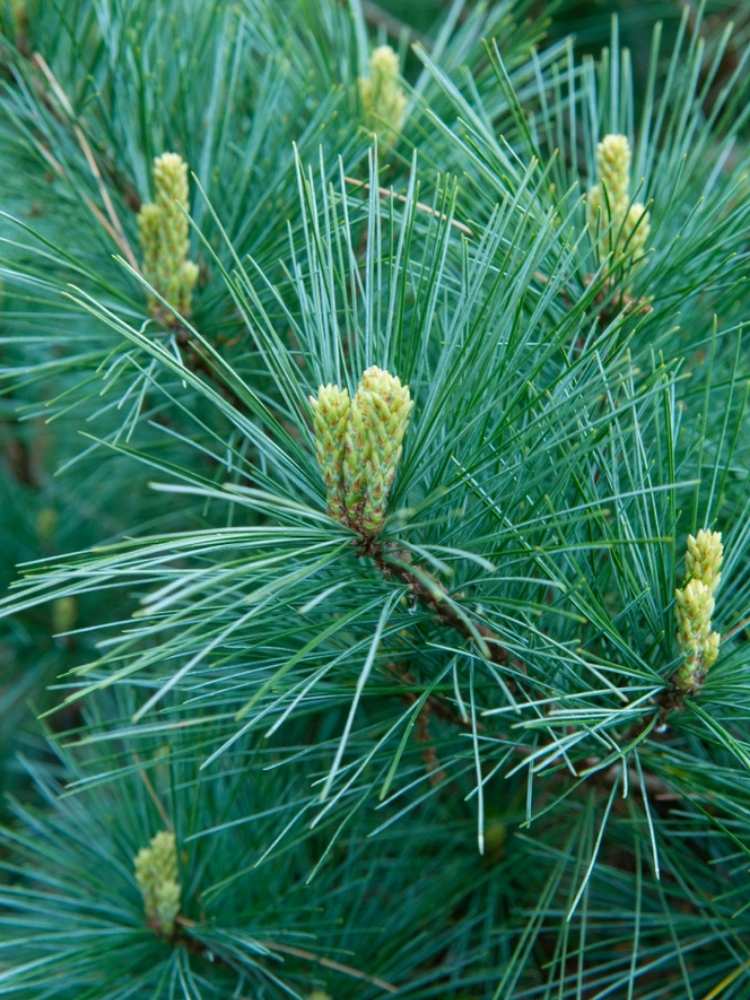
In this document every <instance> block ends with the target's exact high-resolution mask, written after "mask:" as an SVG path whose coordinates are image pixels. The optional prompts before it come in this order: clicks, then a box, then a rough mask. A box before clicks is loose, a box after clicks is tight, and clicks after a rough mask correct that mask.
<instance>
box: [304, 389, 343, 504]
mask: <svg viewBox="0 0 750 1000" xmlns="http://www.w3.org/2000/svg"><path fill="white" fill-rule="evenodd" d="M310 404H311V406H312V408H313V430H314V432H315V454H316V456H317V459H318V465H319V466H320V471H321V473H322V474H323V482H324V483H325V485H326V493H327V495H328V510H329V512H330V514H331V516H332V517H335V518H336V520H337V521H342V520H344V496H343V493H344V487H343V466H344V451H345V449H346V428H347V423H348V421H349V412H350V410H351V400H350V399H349V393H348V391H347V390H346V389H340V388H339V387H338V386H337V385H322V386H321V387H320V389H318V395H317V397H316V396H311V397H310Z"/></svg>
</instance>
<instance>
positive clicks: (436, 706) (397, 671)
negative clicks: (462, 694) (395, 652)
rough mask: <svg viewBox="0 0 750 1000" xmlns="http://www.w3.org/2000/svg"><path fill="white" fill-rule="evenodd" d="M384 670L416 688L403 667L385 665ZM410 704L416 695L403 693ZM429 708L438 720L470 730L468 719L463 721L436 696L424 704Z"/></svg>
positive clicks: (393, 664) (412, 692)
mask: <svg viewBox="0 0 750 1000" xmlns="http://www.w3.org/2000/svg"><path fill="white" fill-rule="evenodd" d="M385 669H386V670H387V671H388V672H389V673H391V674H393V676H394V677H395V678H397V680H399V681H400V682H401V683H402V684H404V685H407V686H408V687H410V688H412V687H418V686H419V685H418V684H417V681H416V679H415V677H414V676H413V674H411V673H409V671H408V670H406V669H405V668H404V667H402V666H401V665H400V664H398V663H386V665H385ZM401 696H402V697H403V698H405V699H406V700H407V701H408V702H409V703H410V704H413V703H414V702H415V701H417V700H418V697H419V696H418V695H417V693H416V692H415V691H403V692H402V695H401ZM426 706H429V708H430V711H431V712H432V713H433V714H434V715H436V716H437V717H438V718H439V719H442V720H443V721H444V722H450V723H452V724H453V725H454V726H460V727H461V728H462V729H471V723H470V722H469V720H468V719H464V718H463V717H462V716H461V715H459V714H458V712H455V711H454V710H453V709H452V708H451V707H450V705H447V704H446V703H445V701H444V700H443V699H442V698H440V697H439V696H438V695H436V694H431V695H429V697H428V698H427V700H426V702H425V707H426Z"/></svg>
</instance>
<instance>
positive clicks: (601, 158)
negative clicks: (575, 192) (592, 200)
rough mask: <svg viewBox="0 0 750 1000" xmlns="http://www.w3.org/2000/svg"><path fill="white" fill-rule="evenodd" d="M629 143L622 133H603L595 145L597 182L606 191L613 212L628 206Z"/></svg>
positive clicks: (620, 210) (623, 209)
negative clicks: (600, 139)
mask: <svg viewBox="0 0 750 1000" xmlns="http://www.w3.org/2000/svg"><path fill="white" fill-rule="evenodd" d="M630 161H631V153H630V143H629V142H628V138H627V136H624V135H605V136H604V138H603V139H602V141H601V142H600V143H599V145H598V146H597V147H596V166H597V170H598V172H599V182H600V183H601V184H602V185H603V186H604V189H605V191H606V193H607V201H608V202H609V205H610V208H611V209H612V211H613V212H615V211H616V212H618V213H622V212H624V211H625V210H626V209H627V206H628V191H629V189H630Z"/></svg>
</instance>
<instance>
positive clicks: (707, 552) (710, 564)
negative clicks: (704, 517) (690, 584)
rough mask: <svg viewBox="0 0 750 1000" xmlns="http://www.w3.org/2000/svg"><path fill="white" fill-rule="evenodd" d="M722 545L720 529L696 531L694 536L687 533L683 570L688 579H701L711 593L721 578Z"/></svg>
mask: <svg viewBox="0 0 750 1000" xmlns="http://www.w3.org/2000/svg"><path fill="white" fill-rule="evenodd" d="M723 559H724V546H723V545H722V543H721V532H720V531H704V530H701V531H699V532H698V534H697V535H695V537H693V535H688V540H687V553H686V555H685V570H686V572H687V576H688V579H691V580H701V581H702V582H703V583H705V585H706V586H707V587H708V588H709V590H710V591H711V593H713V592H714V591H715V590H716V588H717V587H718V586H719V581H720V580H721V564H722V561H723Z"/></svg>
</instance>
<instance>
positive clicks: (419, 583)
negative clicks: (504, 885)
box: [362, 538, 520, 687]
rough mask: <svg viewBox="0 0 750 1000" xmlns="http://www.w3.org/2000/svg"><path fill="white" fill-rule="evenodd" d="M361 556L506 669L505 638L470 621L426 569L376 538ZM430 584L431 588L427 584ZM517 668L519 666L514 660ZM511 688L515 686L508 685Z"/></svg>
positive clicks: (367, 542)
mask: <svg viewBox="0 0 750 1000" xmlns="http://www.w3.org/2000/svg"><path fill="white" fill-rule="evenodd" d="M362 553H363V554H364V555H368V556H370V558H371V559H372V560H373V562H374V563H375V565H376V566H377V567H378V569H379V570H380V572H381V573H382V574H383V576H385V577H394V576H395V577H397V578H398V579H399V580H400V581H401V582H402V583H405V584H406V586H407V587H408V589H409V593H410V594H411V595H412V597H413V598H414V599H415V600H416V601H419V603H420V604H422V605H424V606H425V607H426V608H427V609H428V610H429V611H431V612H432V614H433V615H434V616H435V617H436V618H437V619H439V620H440V621H441V622H442V623H443V625H447V626H448V627H449V628H452V629H454V630H455V631H456V632H459V633H460V634H461V635H462V636H464V638H465V639H469V640H470V641H472V642H475V643H477V642H478V644H479V645H481V646H482V647H483V649H482V651H483V653H484V654H485V656H486V657H487V659H488V660H491V661H492V663H495V664H497V665H498V666H506V665H507V664H508V663H510V662H511V658H510V654H509V653H508V651H507V649H506V648H505V646H504V645H503V641H502V639H501V638H500V637H499V636H498V635H497V634H496V633H495V632H493V631H492V629H490V628H488V627H487V626H486V625H483V624H482V623H481V622H473V621H472V620H471V618H470V617H469V616H468V615H466V614H462V613H461V612H460V611H459V610H458V609H457V605H456V604H455V602H452V601H450V600H449V599H448V594H447V593H446V591H445V590H444V589H443V587H442V586H441V585H440V584H439V583H438V582H437V580H433V578H432V577H430V576H429V574H428V573H425V572H424V570H421V569H420V570H419V571H418V572H415V571H414V570H412V569H411V568H410V567H409V559H410V557H409V554H408V553H407V552H403V551H401V550H398V549H395V550H394V549H390V548H388V547H386V546H384V545H382V544H381V543H380V542H379V541H378V540H377V539H371V538H370V539H363V540H362ZM428 580H429V581H430V583H431V584H432V586H430V585H429V584H428V582H427V581H428ZM514 665H516V666H520V664H519V663H517V662H515V661H514ZM509 686H511V687H512V686H513V683H512V682H509Z"/></svg>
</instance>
